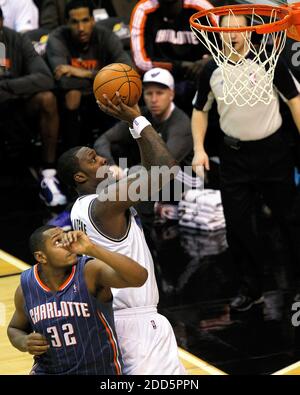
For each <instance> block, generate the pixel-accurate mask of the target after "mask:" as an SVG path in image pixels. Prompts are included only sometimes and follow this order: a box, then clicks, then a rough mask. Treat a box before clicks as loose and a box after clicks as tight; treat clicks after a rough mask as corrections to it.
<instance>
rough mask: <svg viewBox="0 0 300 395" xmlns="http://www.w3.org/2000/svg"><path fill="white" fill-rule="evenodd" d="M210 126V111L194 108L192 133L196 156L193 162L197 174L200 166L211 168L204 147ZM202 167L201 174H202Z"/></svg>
mask: <svg viewBox="0 0 300 395" xmlns="http://www.w3.org/2000/svg"><path fill="white" fill-rule="evenodd" d="M207 126H208V112H206V111H199V110H197V109H195V108H194V110H193V114H192V134H193V141H194V157H193V162H192V167H193V170H194V172H195V173H196V174H198V172H197V167H198V166H204V167H205V169H206V170H209V159H208V155H207V153H206V152H205V149H204V140H205V135H206V131H207ZM201 174H202V172H201V169H200V174H199V175H201Z"/></svg>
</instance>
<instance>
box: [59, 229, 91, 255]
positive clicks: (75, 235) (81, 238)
mask: <svg viewBox="0 0 300 395" xmlns="http://www.w3.org/2000/svg"><path fill="white" fill-rule="evenodd" d="M57 247H63V248H65V249H67V250H68V251H70V252H72V253H73V254H77V255H89V252H90V250H91V248H92V247H93V243H92V242H91V240H90V239H89V238H88V236H87V235H86V234H85V233H84V232H81V231H79V230H75V231H71V232H67V233H63V235H62V237H61V240H60V242H59V243H58V244H57Z"/></svg>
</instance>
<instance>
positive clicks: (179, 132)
mask: <svg viewBox="0 0 300 395" xmlns="http://www.w3.org/2000/svg"><path fill="white" fill-rule="evenodd" d="M143 97H144V101H145V104H146V106H145V107H143V108H142V110H141V111H142V115H143V116H145V117H146V118H147V119H148V120H149V122H151V124H152V125H153V127H154V129H155V130H157V131H158V133H159V134H160V135H161V137H162V139H163V140H164V141H165V143H166V145H167V147H168V149H169V151H170V152H171V154H172V156H173V157H174V158H175V159H176V160H177V161H178V162H179V163H180V164H181V165H190V164H191V160H192V149H193V145H192V134H191V123H190V119H189V117H188V116H187V115H186V114H185V113H184V112H183V111H182V110H181V109H180V108H178V107H177V106H175V104H174V102H173V99H174V78H173V76H172V75H171V73H170V72H169V71H168V70H165V69H161V68H154V69H152V70H148V71H147V72H146V73H145V74H144V77H143ZM131 142H132V138H131V135H130V132H129V129H128V124H127V123H126V122H123V121H121V122H118V123H117V124H115V125H114V126H113V127H112V128H111V129H109V130H108V131H107V132H105V133H104V134H103V135H102V136H100V137H99V138H98V139H97V140H96V142H95V144H94V148H95V150H96V152H97V154H99V155H100V156H102V157H104V158H106V159H107V162H108V163H109V164H115V162H116V161H117V159H118V158H120V157H126V158H128V159H129V160H130V163H129V166H134V165H136V164H138V163H139V162H140V157H139V150H138V147H137V145H136V144H134V145H133V144H131ZM133 148H135V149H136V150H135V151H133Z"/></svg>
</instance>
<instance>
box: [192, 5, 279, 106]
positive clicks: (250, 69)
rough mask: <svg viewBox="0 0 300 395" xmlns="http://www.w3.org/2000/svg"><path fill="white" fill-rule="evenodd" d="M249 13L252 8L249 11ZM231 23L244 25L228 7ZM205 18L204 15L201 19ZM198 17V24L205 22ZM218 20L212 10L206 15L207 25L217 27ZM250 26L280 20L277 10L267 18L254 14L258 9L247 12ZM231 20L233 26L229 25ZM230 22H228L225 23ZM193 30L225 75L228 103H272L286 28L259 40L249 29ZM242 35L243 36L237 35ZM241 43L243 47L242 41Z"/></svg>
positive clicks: (224, 98)
mask: <svg viewBox="0 0 300 395" xmlns="http://www.w3.org/2000/svg"><path fill="white" fill-rule="evenodd" d="M248 12H249V11H248ZM226 16H228V17H229V18H226V21H228V26H227V25H226V24H225V25H224V26H222V27H229V26H230V27H233V26H234V27H241V26H240V25H239V23H241V18H238V16H237V15H235V14H234V11H233V10H231V9H230V10H228V15H226ZM202 19H203V18H202ZM202 19H201V22H200V21H199V20H197V19H195V22H196V23H200V24H202V25H203V20H202ZM213 19H214V20H219V19H218V18H216V16H215V15H214V14H212V13H209V14H207V16H206V21H207V26H215V25H213V24H212V20H213ZM247 19H248V26H253V25H254V24H255V25H257V24H265V23H273V22H275V21H277V20H278V17H277V11H276V9H274V10H272V13H271V15H270V16H269V17H267V19H268V20H266V17H262V16H260V15H258V14H257V13H255V9H253V10H252V12H250V14H249V15H247ZM229 21H230V25H229ZM226 23H227V22H226ZM191 29H192V31H193V32H194V34H195V35H196V36H197V38H198V39H199V40H200V41H201V43H202V44H203V45H204V46H205V47H206V48H207V49H208V50H209V51H210V53H211V54H212V56H213V58H214V60H215V62H216V63H217V65H218V66H219V67H220V69H221V72H222V77H223V97H220V98H219V99H220V100H224V102H225V103H226V104H231V103H235V104H237V105H238V106H240V107H242V106H245V105H248V106H251V107H252V106H254V105H255V104H257V103H259V102H262V103H265V104H268V103H270V101H271V100H272V99H273V97H274V87H273V79H274V72H275V67H276V64H277V60H278V57H279V55H280V53H281V51H282V50H283V48H284V45H285V41H286V31H285V30H280V31H277V32H272V33H267V34H262V35H257V36H259V40H254V42H253V40H252V37H253V33H252V32H249V31H245V32H241V33H225V32H208V31H206V30H202V29H201V30H200V28H199V29H196V28H194V27H193V26H192V25H191ZM238 35H240V38H238ZM241 37H242V39H241ZM240 43H242V46H239V44H240Z"/></svg>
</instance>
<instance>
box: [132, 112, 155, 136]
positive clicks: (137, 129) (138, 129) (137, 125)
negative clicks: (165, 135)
mask: <svg viewBox="0 0 300 395" xmlns="http://www.w3.org/2000/svg"><path fill="white" fill-rule="evenodd" d="M149 125H151V123H150V122H149V121H148V119H147V118H145V117H143V116H139V117H136V118H135V119H134V121H133V129H132V128H129V131H130V133H131V135H132V137H133V138H134V139H139V138H140V137H141V133H142V131H143V130H144V129H145V127H146V126H149Z"/></svg>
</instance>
